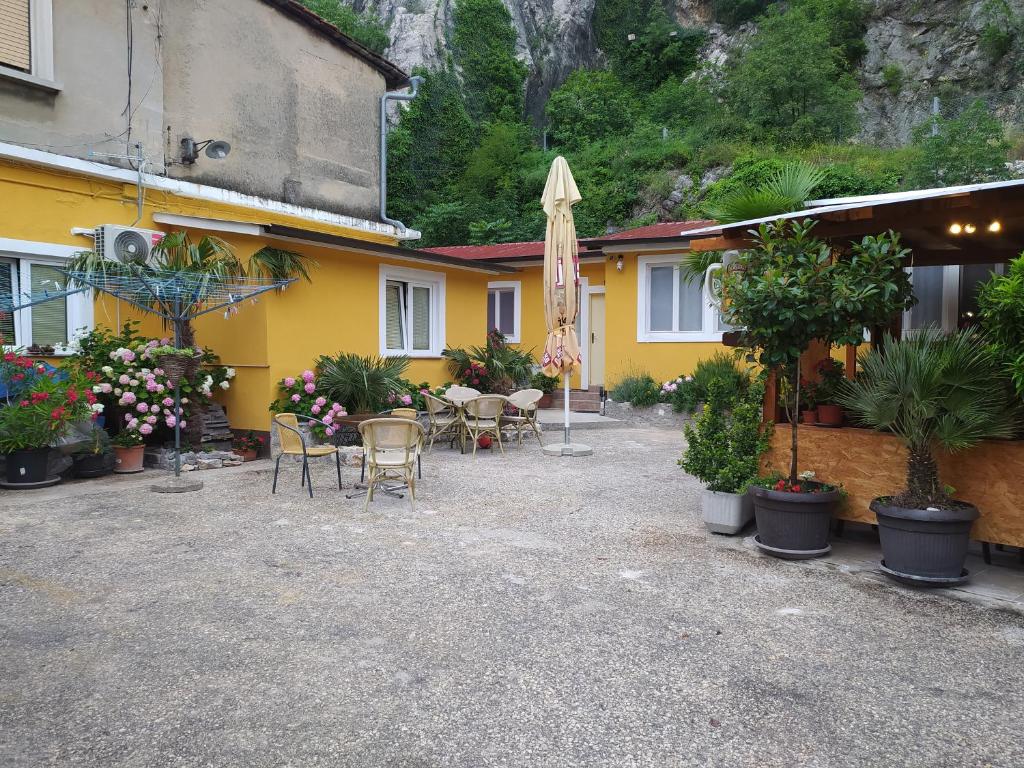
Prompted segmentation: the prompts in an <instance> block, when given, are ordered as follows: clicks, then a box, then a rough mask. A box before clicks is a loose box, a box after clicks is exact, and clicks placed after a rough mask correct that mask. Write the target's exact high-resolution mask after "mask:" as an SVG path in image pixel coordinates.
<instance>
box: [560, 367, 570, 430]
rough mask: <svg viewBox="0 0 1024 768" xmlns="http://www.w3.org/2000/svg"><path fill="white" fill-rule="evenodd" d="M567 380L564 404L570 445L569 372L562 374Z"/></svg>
mask: <svg viewBox="0 0 1024 768" xmlns="http://www.w3.org/2000/svg"><path fill="white" fill-rule="evenodd" d="M562 379H563V380H564V381H565V401H564V402H563V403H562V406H563V407H564V408H565V444H566V445H569V374H562Z"/></svg>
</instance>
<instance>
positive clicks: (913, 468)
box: [907, 446, 946, 504]
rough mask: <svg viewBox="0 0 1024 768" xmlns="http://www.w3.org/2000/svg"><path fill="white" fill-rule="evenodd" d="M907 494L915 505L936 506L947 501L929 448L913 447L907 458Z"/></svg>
mask: <svg viewBox="0 0 1024 768" xmlns="http://www.w3.org/2000/svg"><path fill="white" fill-rule="evenodd" d="M907 493H908V494H909V496H910V499H911V500H912V501H914V502H915V503H921V502H927V503H928V504H934V503H936V502H942V501H943V500H945V499H946V491H945V489H944V488H943V487H942V485H941V484H940V483H939V468H938V465H936V463H935V458H934V457H933V456H932V452H931V451H930V450H929V449H928V447H927V446H922V447H913V448H911V449H910V455H909V456H908V458H907Z"/></svg>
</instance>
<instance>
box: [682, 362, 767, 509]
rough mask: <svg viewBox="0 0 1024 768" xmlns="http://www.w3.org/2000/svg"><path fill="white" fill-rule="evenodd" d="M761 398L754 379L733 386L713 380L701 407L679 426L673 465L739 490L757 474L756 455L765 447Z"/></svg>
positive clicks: (723, 488)
mask: <svg viewBox="0 0 1024 768" xmlns="http://www.w3.org/2000/svg"><path fill="white" fill-rule="evenodd" d="M763 399H764V382H763V381H762V380H760V379H759V380H758V381H757V382H755V383H754V384H753V385H752V386H751V387H750V388H749V390H745V391H739V392H737V391H730V390H729V388H728V387H727V386H726V384H725V383H724V382H723V381H713V382H712V383H711V385H710V387H709V390H708V398H707V402H706V403H705V404H704V409H703V410H702V411H701V413H700V415H699V416H698V417H697V419H696V420H695V421H694V423H693V424H687V425H686V426H685V427H684V428H683V431H684V432H685V434H686V452H685V453H684V454H683V458H682V459H680V461H679V466H681V467H682V468H683V469H685V470H686V471H687V472H689V473H690V474H691V475H693V476H694V477H696V478H697V479H698V480H700V481H701V482H702V483H704V484H705V485H706V486H707V487H708V490H711V491H719V492H723V493H743V492H744V491H745V490H746V489H747V486H748V485H750V482H751V481H752V480H753V479H754V478H755V477H757V473H758V470H759V468H760V467H759V465H760V461H761V456H762V455H763V454H764V452H765V451H767V450H768V440H769V436H770V434H771V432H770V430H771V426H770V425H769V426H768V428H767V429H762V427H761V405H762V401H763Z"/></svg>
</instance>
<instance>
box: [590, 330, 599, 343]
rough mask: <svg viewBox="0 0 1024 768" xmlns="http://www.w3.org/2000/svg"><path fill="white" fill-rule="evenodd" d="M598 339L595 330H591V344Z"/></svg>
mask: <svg viewBox="0 0 1024 768" xmlns="http://www.w3.org/2000/svg"><path fill="white" fill-rule="evenodd" d="M596 341H597V336H595V335H594V332H593V331H591V332H590V343H591V344H593V343H595V342H596Z"/></svg>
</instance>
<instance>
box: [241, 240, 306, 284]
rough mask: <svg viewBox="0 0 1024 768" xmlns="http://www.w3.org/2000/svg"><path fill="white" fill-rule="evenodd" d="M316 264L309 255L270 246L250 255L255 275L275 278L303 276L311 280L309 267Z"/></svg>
mask: <svg viewBox="0 0 1024 768" xmlns="http://www.w3.org/2000/svg"><path fill="white" fill-rule="evenodd" d="M316 266H317V263H316V261H314V260H313V259H311V258H309V257H308V256H305V255H303V254H301V253H295V252H294V251H285V250H282V249H280V248H271V247H270V246H266V247H265V248H260V249H259V250H258V251H256V253H254V254H253V255H252V256H250V257H249V269H250V270H251V271H252V273H253V274H254V275H257V276H259V277H268V278H271V279H273V280H290V279H291V278H293V277H301V278H303V279H304V280H306V282H309V268H310V267H313V268H315V267H316Z"/></svg>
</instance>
